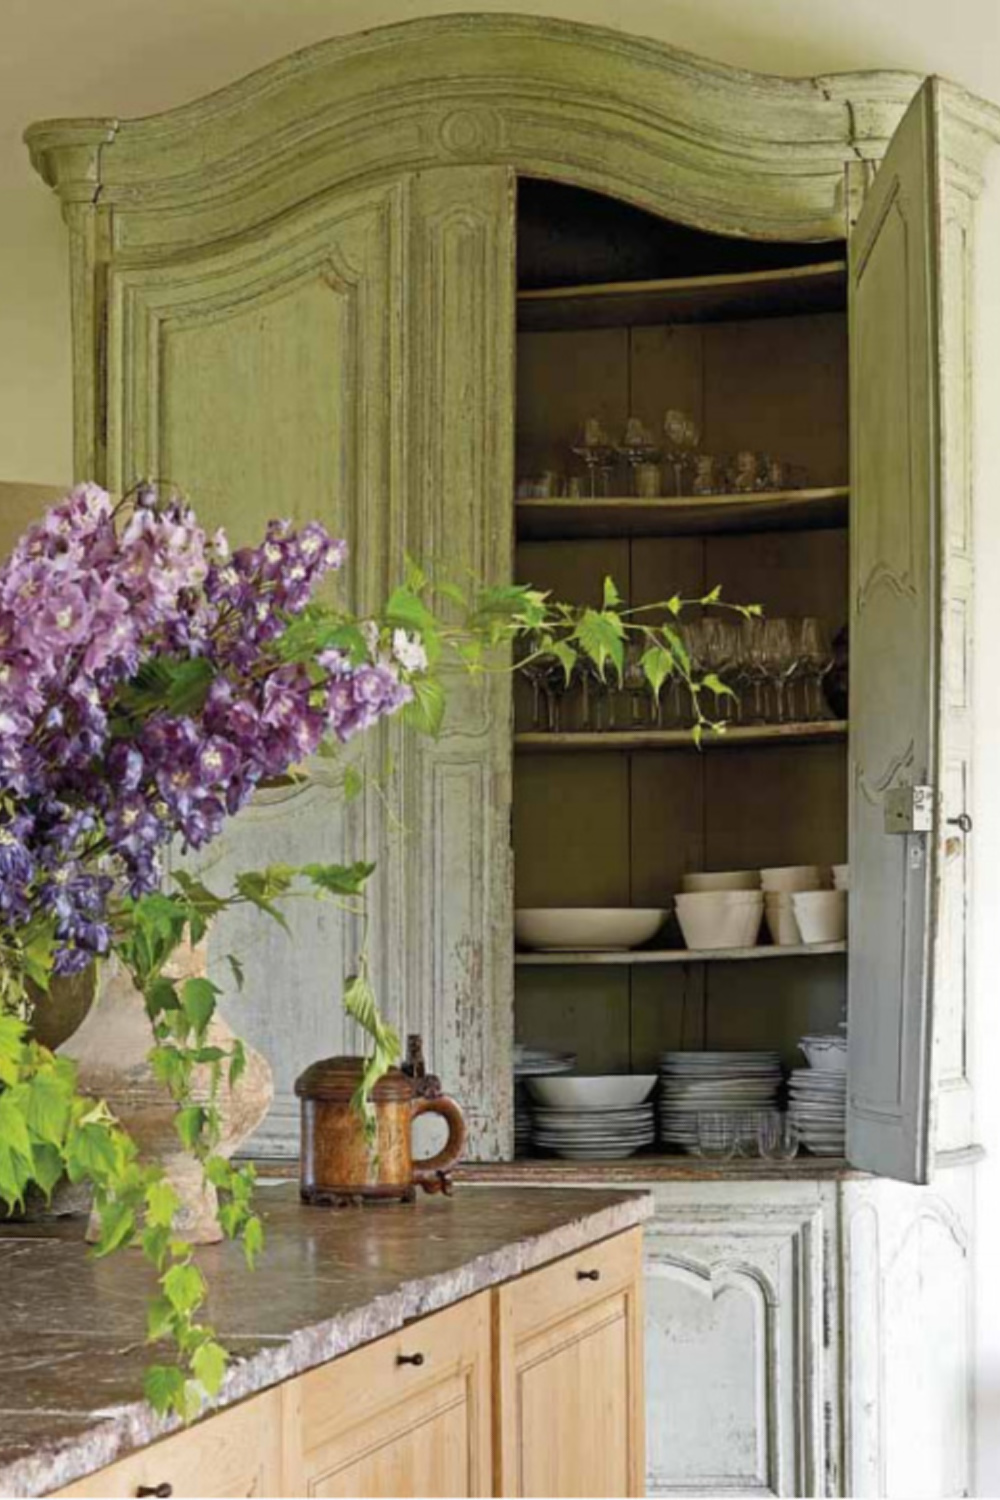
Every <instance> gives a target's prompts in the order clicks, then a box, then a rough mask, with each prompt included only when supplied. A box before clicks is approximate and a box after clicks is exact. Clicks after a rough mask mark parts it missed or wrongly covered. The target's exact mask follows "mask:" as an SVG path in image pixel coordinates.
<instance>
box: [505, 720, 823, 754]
mask: <svg viewBox="0 0 1000 1500" xmlns="http://www.w3.org/2000/svg"><path fill="white" fill-rule="evenodd" d="M846 737H847V720H846V719H820V720H817V721H815V722H813V723H807V724H742V725H736V726H734V727H733V728H732V729H727V730H726V732H725V734H711V733H709V734H706V735H705V737H704V739H703V740H702V748H703V749H706V750H707V749H713V750H726V749H728V750H738V749H739V748H740V746H741V745H795V744H802V743H809V742H814V743H815V742H819V743H824V742H826V741H829V740H843V739H846ZM514 749H515V750H516V751H518V752H519V753H521V754H529V755H536V754H549V755H552V754H557V755H562V754H564V753H566V752H567V751H569V752H576V751H605V752H606V751H609V750H689V751H691V752H692V753H694V752H695V751H696V746H695V743H694V741H693V740H692V738H691V731H690V729H601V730H596V729H576V730H567V731H566V732H565V733H563V732H561V731H552V730H536V729H531V730H526V731H524V732H523V733H521V734H515V736H514Z"/></svg>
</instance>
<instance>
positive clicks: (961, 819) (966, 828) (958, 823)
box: [948, 813, 972, 833]
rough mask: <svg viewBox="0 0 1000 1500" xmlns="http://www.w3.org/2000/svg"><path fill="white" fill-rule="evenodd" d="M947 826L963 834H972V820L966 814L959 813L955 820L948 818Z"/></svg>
mask: <svg viewBox="0 0 1000 1500" xmlns="http://www.w3.org/2000/svg"><path fill="white" fill-rule="evenodd" d="M948 825H949V827H951V828H960V829H961V830H962V832H963V833H971V832H972V819H971V818H970V817H969V814H968V813H959V815H958V817H957V818H949V819H948Z"/></svg>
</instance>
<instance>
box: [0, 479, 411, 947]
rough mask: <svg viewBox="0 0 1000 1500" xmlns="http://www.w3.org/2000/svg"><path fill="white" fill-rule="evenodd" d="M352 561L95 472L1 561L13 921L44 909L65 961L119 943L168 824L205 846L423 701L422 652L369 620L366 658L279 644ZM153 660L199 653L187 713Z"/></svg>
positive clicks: (156, 876) (4, 827) (3, 912)
mask: <svg viewBox="0 0 1000 1500" xmlns="http://www.w3.org/2000/svg"><path fill="white" fill-rule="evenodd" d="M345 556H346V549H345V546H344V543H343V542H341V541H336V540H334V539H333V538H331V537H330V536H329V535H328V533H327V532H326V530H325V529H324V528H323V527H322V526H321V525H320V524H319V523H317V522H309V523H307V524H306V525H304V526H302V527H300V528H299V529H298V530H296V529H295V528H294V527H293V525H292V524H291V522H289V521H272V522H271V523H270V524H269V525H268V527H267V531H266V534H265V536H264V539H263V541H262V542H261V543H260V545H259V546H257V547H242V548H240V549H238V550H237V551H236V552H234V553H233V554H232V555H230V551H229V546H228V543H227V540H226V537H225V534H224V533H223V532H221V531H220V532H217V533H216V535H215V536H214V537H213V538H212V539H211V540H209V538H208V537H207V536H206V534H205V532H204V531H203V529H202V528H201V527H200V525H199V524H198V521H197V518H196V516H195V514H194V512H193V511H192V510H191V508H190V507H189V506H188V505H187V504H186V503H185V502H184V501H182V500H180V499H178V498H176V497H171V496H166V497H164V496H162V495H160V494H159V493H158V492H157V491H156V489H155V488H154V487H153V486H149V485H144V486H142V487H141V488H140V489H139V490H138V491H137V492H136V493H135V494H134V495H133V496H131V497H130V498H129V499H128V500H127V501H125V502H123V503H122V504H120V505H118V506H117V507H116V506H115V505H114V504H113V502H112V500H111V498H110V497H109V496H108V495H107V494H106V493H105V491H103V490H102V489H100V488H99V487H98V486H96V485H92V484H84V485H79V486H78V487H77V488H76V489H74V490H73V491H72V492H71V493H70V494H69V495H67V496H66V498H65V500H63V501H62V502H60V504H58V505H56V506H55V507H53V509H52V510H50V511H49V512H48V513H47V515H46V516H44V517H43V519H42V520H41V521H40V522H39V523H38V524H37V525H36V526H33V527H31V528H30V529H29V530H28V531H27V532H26V533H25V534H24V536H23V537H22V538H21V540H20V541H19V542H18V544H17V546H16V547H15V549H14V551H13V552H12V554H11V556H10V557H9V558H8V560H7V561H6V562H5V563H4V564H3V565H2V566H0V924H2V925H5V926H6V927H7V928H8V929H17V928H18V927H20V926H23V925H24V924H25V923H27V922H29V921H31V920H33V919H34V918H36V917H37V916H39V915H47V916H48V917H49V918H50V919H51V920H52V922H53V924H54V929H55V938H56V950H55V966H56V970H57V972H59V973H64V974H65V973H74V972H78V971H79V970H81V969H83V968H86V966H87V964H88V963H90V962H91V960H92V959H93V957H94V956H95V955H97V954H101V953H105V952H106V951H107V950H108V946H109V943H110V941H111V930H110V925H109V923H110V918H109V903H110V901H111V898H112V895H113V892H114V891H115V890H118V891H119V892H120V893H128V894H129V895H132V896H141V895H144V894H147V893H148V892H150V891H152V890H155V889H156V887H157V885H158V883H159V880H160V876H161V860H162V853H163V850H164V848H165V846H166V845H167V844H168V843H169V842H170V841H171V840H172V839H174V838H176V837H177V836H180V837H181V839H182V840H183V841H184V842H185V843H186V844H189V845H191V846H193V847H199V846H201V845H203V844H205V843H206V842H208V841H209V840H211V839H212V838H215V837H216V836H217V835H218V833H219V832H220V830H221V828H222V826H223V823H224V821H225V819H226V817H227V816H231V815H232V814H233V813H235V812H237V811H238V810H239V809H240V808H241V807H243V806H244V805H245V804H246V802H247V800H248V799H249V798H250V796H251V795H252V793H253V791H254V788H255V787H257V786H258V785H259V784H260V782H261V781H262V780H264V779H265V778H267V777H273V776H276V775H281V774H283V773H284V772H286V771H287V770H288V768H289V767H290V766H291V765H292V764H294V763H295V762H296V761H300V760H302V759H303V758H305V757H306V756H309V755H311V754H313V753H314V752H315V750H316V749H317V747H318V745H319V743H320V741H321V740H322V739H324V738H325V737H327V736H331V737H334V738H336V739H339V740H347V739H349V738H351V736H352V735H354V734H356V733H358V732H360V731H361V730H364V729H366V728H368V727H370V726H371V725H372V724H374V723H375V722H376V720H377V719H379V718H380V717H382V716H383V715H386V714H391V713H394V712H396V711H397V710H398V709H399V708H400V707H401V706H402V705H403V704H404V703H405V702H407V701H408V700H409V699H410V697H412V689H411V688H410V686H409V684H408V683H407V682H406V681H405V678H404V675H403V674H406V673H413V672H419V671H421V670H423V668H424V666H425V665H426V657H425V656H424V654H423V647H422V645H421V643H420V641H419V639H417V638H412V639H411V638H410V637H409V636H407V635H406V634H405V632H402V631H399V630H397V631H396V632H395V634H394V636H393V637H392V640H391V641H389V642H387V643H385V644H383V643H381V642H380V637H379V630H378V627H377V626H376V625H374V624H373V623H371V624H369V625H368V627H367V628H366V630H365V640H366V641H367V643H368V648H369V650H368V657H369V659H368V660H363V661H360V662H358V661H357V660H355V659H352V658H350V657H349V656H348V655H347V654H346V653H344V652H341V651H338V650H327V651H321V652H319V653H318V654H317V656H316V657H315V659H313V660H312V661H311V662H309V663H301V662H297V663H290V662H286V661H283V660H282V659H281V657H280V655H279V653H278V652H277V649H276V646H275V643H276V642H277V641H278V640H279V639H280V637H281V636H282V635H283V633H284V631H285V630H286V629H287V627H288V625H289V623H290V621H291V620H292V619H293V618H294V617H295V616H297V615H300V614H301V613H302V612H303V610H305V609H306V607H307V606H308V605H309V604H310V602H311V600H312V599H313V596H314V594H315V591H316V588H317V586H318V584H319V583H320V581H321V579H322V578H323V577H324V576H325V574H326V573H328V572H329V571H331V570H333V569H337V568H340V567H341V566H342V565H343V562H344V559H345ZM158 660H159V661H160V663H161V664H162V666H163V668H164V670H165V671H167V675H168V676H169V674H170V671H177V670H180V669H183V667H184V664H185V663H188V662H200V663H201V664H202V665H201V667H200V668H199V669H198V670H199V673H200V675H199V677H198V679H197V680H198V682H199V683H200V684H201V689H202V691H201V692H200V695H199V693H198V692H196V693H195V695H194V698H193V699H192V703H191V706H190V707H189V708H188V709H187V711H186V712H183V713H182V712H174V711H171V709H170V707H169V699H167V700H166V701H165V702H164V703H161V705H160V706H159V707H157V706H155V703H154V705H153V707H150V706H149V703H148V700H147V701H146V702H145V703H144V702H143V700H142V697H141V691H142V688H141V685H142V684H143V683H145V684H146V688H147V689H148V682H149V679H146V678H144V676H143V673H144V669H148V668H151V667H152V664H154V663H156V662H157V661H158ZM157 680H158V679H157V678H156V676H155V673H154V676H153V679H152V681H154V682H155V681H157ZM130 685H138V686H140V696H139V699H138V700H136V698H135V697H134V694H133V688H132V686H130ZM130 695H131V696H130ZM137 701H138V704H139V706H138V707H137V706H136V704H137Z"/></svg>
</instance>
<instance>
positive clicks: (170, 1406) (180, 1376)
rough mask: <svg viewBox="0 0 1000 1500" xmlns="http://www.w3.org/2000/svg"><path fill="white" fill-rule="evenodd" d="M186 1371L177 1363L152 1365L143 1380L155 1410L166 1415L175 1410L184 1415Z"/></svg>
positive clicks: (150, 1402)
mask: <svg viewBox="0 0 1000 1500" xmlns="http://www.w3.org/2000/svg"><path fill="white" fill-rule="evenodd" d="M184 1384H185V1381H184V1372H183V1370H179V1369H178V1368H177V1366H176V1365H150V1367H149V1369H148V1370H147V1371H146V1375H145V1379H144V1380H143V1392H144V1394H145V1397H146V1400H147V1401H148V1402H149V1404H150V1406H151V1407H152V1408H153V1410H154V1411H155V1412H157V1413H158V1414H159V1415H160V1416H161V1417H165V1416H166V1415H167V1413H168V1412H170V1411H175V1412H177V1414H178V1416H183V1415H184Z"/></svg>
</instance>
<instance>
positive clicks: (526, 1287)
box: [502, 1229, 642, 1340]
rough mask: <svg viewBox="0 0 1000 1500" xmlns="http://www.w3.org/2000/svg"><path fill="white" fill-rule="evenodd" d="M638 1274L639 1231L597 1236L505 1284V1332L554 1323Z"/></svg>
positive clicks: (524, 1331)
mask: <svg viewBox="0 0 1000 1500" xmlns="http://www.w3.org/2000/svg"><path fill="white" fill-rule="evenodd" d="M641 1274H642V1231H641V1230H639V1229H630V1230H629V1231H628V1232H627V1233H626V1234H619V1235H616V1236H615V1237H614V1238H613V1239H610V1240H602V1241H601V1243H600V1244H597V1245H594V1246H592V1247H591V1248H590V1249H589V1250H580V1251H579V1252H578V1253H577V1254H575V1255H567V1256H566V1257H565V1259H564V1260H557V1261H556V1262H555V1263H554V1264H553V1265H550V1266H543V1267H542V1268H541V1270H538V1271H532V1272H531V1273H530V1274H529V1275H527V1276H522V1277H521V1278H520V1280H519V1281H517V1282H516V1283H514V1284H512V1286H511V1287H510V1288H509V1289H502V1291H503V1292H505V1293H506V1296H507V1298H508V1299H509V1318H510V1331H511V1333H512V1335H513V1337H514V1339H515V1340H519V1339H521V1338H523V1337H524V1336H525V1335H526V1334H533V1333H537V1332H540V1331H541V1330H542V1329H543V1328H545V1327H547V1326H548V1325H549V1324H550V1323H560V1322H562V1321H563V1320H564V1319H565V1318H567V1317H569V1316H571V1315H572V1314H573V1313H574V1312H575V1311H576V1310H577V1309H578V1308H585V1307H587V1306H588V1305H589V1304H591V1303H594V1302H599V1301H603V1300H604V1298H606V1297H607V1296H608V1295H609V1293H611V1292H613V1291H615V1290H616V1289H618V1288H621V1287H623V1286H628V1285H630V1284H633V1283H635V1284H637V1283H638V1282H639V1279H640V1277H641Z"/></svg>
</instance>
